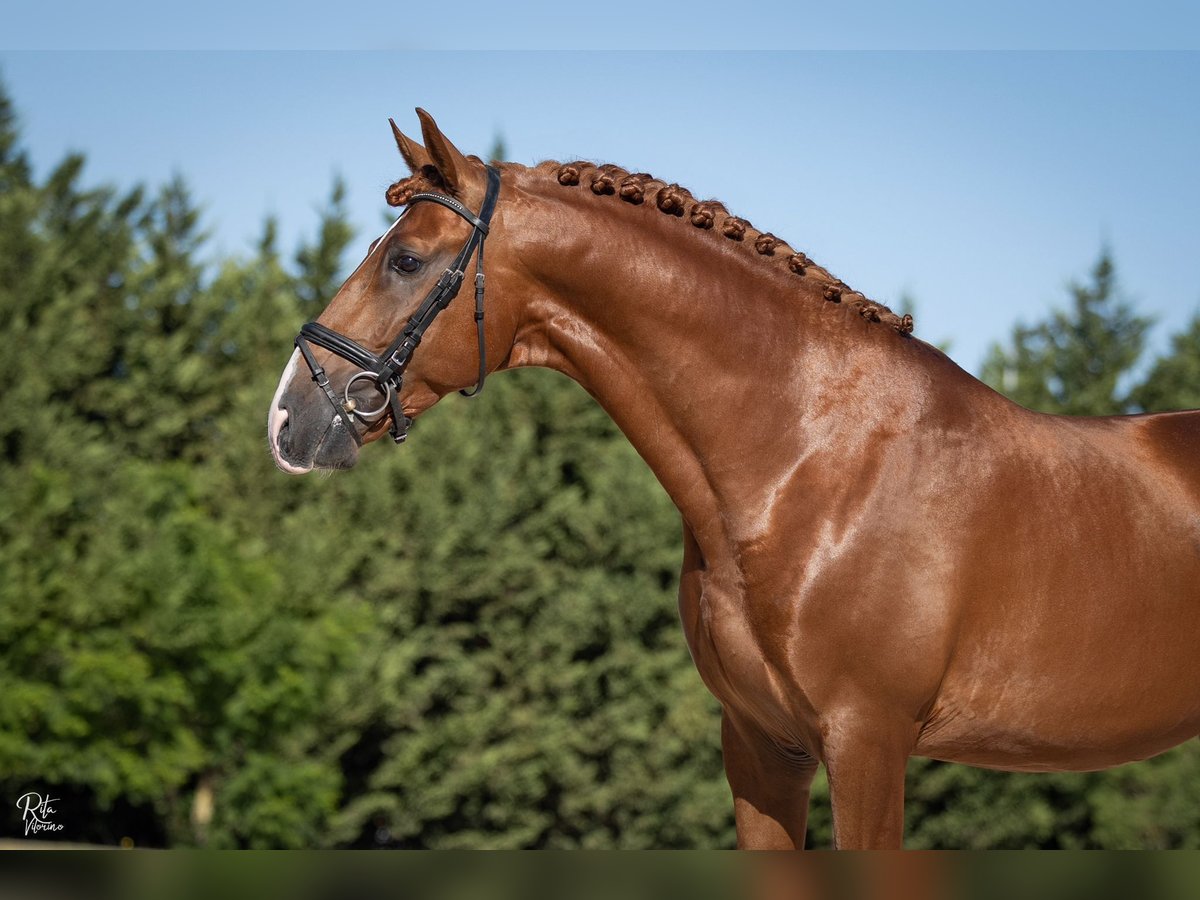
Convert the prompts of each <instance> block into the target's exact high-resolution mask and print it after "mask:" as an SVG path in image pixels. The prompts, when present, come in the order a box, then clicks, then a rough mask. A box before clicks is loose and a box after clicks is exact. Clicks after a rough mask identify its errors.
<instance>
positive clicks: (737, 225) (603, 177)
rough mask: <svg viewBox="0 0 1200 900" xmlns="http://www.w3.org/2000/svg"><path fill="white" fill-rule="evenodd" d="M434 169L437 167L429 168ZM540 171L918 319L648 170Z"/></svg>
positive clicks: (836, 292)
mask: <svg viewBox="0 0 1200 900" xmlns="http://www.w3.org/2000/svg"><path fill="white" fill-rule="evenodd" d="M429 168H432V167H429ZM535 170H536V171H540V172H547V173H550V174H553V175H554V177H555V178H556V180H557V181H558V183H559V184H561V185H563V186H564V187H581V186H582V187H586V188H588V189H590V190H591V192H592V193H593V194H597V195H599V196H602V197H603V196H615V197H619V198H620V199H621V200H624V201H625V202H627V203H632V204H635V205H639V204H642V203H647V202H649V203H653V204H654V205H655V206H656V207H657V208H658V209H659V210H660V211H661V212H663V213H664V214H666V215H669V216H674V217H676V218H680V219H685V220H686V221H687V222H689V223H690V224H691V225H692V226H694V227H696V228H700V229H703V230H706V231H713V232H715V233H717V234H720V235H722V236H723V237H725V238H727V239H728V240H731V241H737V242H739V243H743V244H744V245H745V246H747V247H753V248H754V252H756V253H758V254H759V255H760V256H765V257H768V258H774V259H776V260H786V262H787V267H788V270H789V271H790V272H791V273H792V274H794V275H797V276H800V277H804V278H810V279H816V280H817V281H818V283H819V284H820V285H821V295H822V296H823V297H824V298H825V300H826V301H828V302H830V303H844V304H846V305H847V306H849V307H850V308H852V309H854V310H856V311H857V312H858V314H859V315H860V316H862V317H863V318H864V319H867V320H868V321H870V322H882V323H883V324H884V325H887V326H888V327H890V328H893V329H895V330H896V331H897V332H899V333H900V334H911V333H912V330H913V318H912V316H910V315H908V314H907V313H906V314H905V315H902V316H901V315H897V314H896V313H894V312H892V311H891V310H890V309H888V308H887V307H886V306H885V305H884V304H882V303H878V302H876V301H874V300H871V299H869V298H868V297H867V296H866V295H864V294H863V293H861V292H860V291H856V290H854V289H852V288H851V287H850V286H849V285H847V284H846V283H845V282H844V281H842V280H841V279H839V278H835V277H834V276H833V275H832V274H831V273H830V272H829V271H828V270H827V269H825V268H822V267H821V266H818V265H817V264H816V263H814V262H813V261H812V260H811V259H809V258H808V257H807V256H805V255H804V254H803V253H801V252H799V251H797V250H793V249H792V248H791V247H790V246H789V245H788V244H787V243H786V242H785V241H783V240H782V239H780V238H777V237H776V236H775V235H773V234H771V233H770V232H765V231H758V230H757V229H755V228H754V226H752V225H751V224H750V223H749V222H747V221H746V220H745V219H742V218H739V217H738V216H735V215H732V214H731V213H730V212H729V210H727V209H726V208H725V205H724V204H722V203H720V202H719V201H717V200H697V199H696V198H695V197H694V196H692V193H691V191H689V190H688V189H687V188H685V187H681V186H679V185H678V184H673V183H672V184H669V183H667V182H665V181H661V180H659V179H657V178H655V177H654V176H653V175H648V174H646V173H645V172H633V173H631V172H628V171H626V170H625V169H622V168H621V167H620V166H615V165H612V164H604V165H597V164H595V163H590V162H586V161H583V160H577V161H575V162H568V163H559V162H555V161H553V160H548V161H546V162H543V163H540V164H539V165H538V166H536V167H535ZM437 185H438V177H437V174H436V171H433V172H425V171H422V172H418V173H417V174H415V175H412V176H410V177H408V178H404V179H401V180H400V181H397V182H396V183H394V184H393V185H391V186H390V187H389V188H388V189H387V202H388V203H389V204H390V205H392V206H403V205H404V204H405V203H407V202H408V200H409V198H410V197H412V195H413V194H415V193H418V192H420V191H422V190H428V189H431V188H434V189H436V187H437Z"/></svg>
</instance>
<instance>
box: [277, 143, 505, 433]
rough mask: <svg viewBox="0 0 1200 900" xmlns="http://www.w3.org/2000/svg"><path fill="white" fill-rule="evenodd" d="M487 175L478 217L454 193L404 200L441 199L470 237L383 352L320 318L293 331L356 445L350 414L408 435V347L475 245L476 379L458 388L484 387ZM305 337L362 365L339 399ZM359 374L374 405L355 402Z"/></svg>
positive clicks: (451, 291) (449, 294)
mask: <svg viewBox="0 0 1200 900" xmlns="http://www.w3.org/2000/svg"><path fill="white" fill-rule="evenodd" d="M487 178H488V183H487V193H486V194H485V195H484V198H483V206H481V207H480V208H479V215H478V216H477V215H475V214H474V213H472V212H471V211H470V210H469V209H467V207H466V206H464V205H463V204H462V203H460V202H459V201H457V200H455V199H454V198H453V197H447V196H445V195H443V194H413V195H412V197H411V198H410V199H409V201H408V205H409V206H411V205H412V204H414V203H418V202H420V201H422V200H428V201H430V202H432V203H440V204H441V205H442V206H444V207H446V208H447V209H450V210H453V211H454V212H456V213H458V214H459V215H460V216H462V217H463V218H464V219H466V220H467V221H468V222H470V223H471V225H472V226H473V227H472V229H471V236H470V237H468V238H467V242H466V243H465V244H464V245H463V248H462V250H460V251H459V254H458V256H456V257H455V258H454V262H452V263H451V264H450V268H448V269H446V271H444V272H443V273H442V275H441V277H440V278H438V280H437V284H435V285H434V286H433V288H432V289H430V291H429V293H428V294H426V295H425V299H424V300H422V301H421V305H420V306H418V307H417V311H416V312H414V313H413V314H412V316H411V317H410V318H409V320H408V324H406V325H405V326H404V330H403V331H401V332H400V334H399V335H398V336H397V337H396V339H395V340H394V341H392V343H391V345H390V346H389V347H388V348H387V349H386V350H384V351H383V353H381V354H379V355H378V356H376V355H375V354H374V353H372V352H371V351H370V350H368V349H366V348H365V347H363V346H362V345H360V344H357V343H355V342H354V341H352V340H350V338H348V337H346V336H345V335H342V334H339V333H338V332H336V331H334V330H333V329H332V328H326V327H325V326H324V325H322V324H320V323H319V322H308V323H307V324H305V325H302V326H301V327H300V334H298V335H297V336H296V347H297V349H298V350H299V351H300V353H301V354H302V355H303V356H304V361H305V362H306V363H308V368H309V369H310V370H311V371H312V377H313V381H315V382H316V383H317V385H318V386H319V387H320V388H321V390H323V391H324V392H325V396H326V397H328V398H329V402H330V403H332V404H333V408H334V410H335V411H336V412H337V414H338V416H339V418H340V419H341V421H342V424H343V425H344V426H346V430H347V431H349V432H350V434H351V436H352V437H353V438H354V440H355V441H356V442H357V443H358V444H359V445H360V446H361V445H362V435H360V434H359V433H358V429H357V428H355V427H354V417H355V416H357V417H358V418H360V419H362V420H363V421H364V422H368V423H370V422H375V421H377V420H379V419H380V418H382V417H383V416H385V415H387V414H388V413H391V416H392V427H391V435H392V438H393V439H394V440H395V441H396V443H397V444H399V443H401V442H403V441H404V439H405V438H406V437H407V436H408V427H409V426H410V425H411V424H412V420H411V419H410V418H409V417H408V416H406V415H404V409H403V407H402V406H401V403H400V386H401V384H402V383H403V381H404V370H405V369H407V368H408V364H409V362H410V361H411V360H412V355H413V351H414V350H416V349H417V345H419V344H420V343H421V337H422V336H423V335H424V334H425V330H426V329H427V328H429V326H430V325H431V324H433V320H434V319H436V318H437V315H438V313H440V312H441V311H442V310H443V309H445V308H446V307H447V306H449V305H450V301H451V300H453V299H454V298H455V296H457V294H458V289H459V287H460V286H461V285H462V282H463V278H464V277H465V272H466V268H467V263H469V262H470V261H471V254H473V253H475V252H476V250H478V251H479V253H478V256H476V257H475V330H476V333H477V335H478V337H479V378H478V380H477V381H476V382H475V387H474V388H472V389H471V390H469V391H467V390H463V391H459V393H460V394H462V395H463V396H464V397H474V396H476V395H478V394H479V392H480V391H482V390H483V379H484V378H485V377H486V376H487V355H486V349H485V346H484V339H483V241H484V238H486V237H487V233H488V225H489V224H490V223H491V221H492V213H493V212H494V211H495V209H496V197H497V196H498V195H499V193H500V172H499V170H498V169H496V168H495V167H494V166H488V167H487ZM310 342H311V343H313V344H316V345H317V346H318V347H324V348H325V349H326V350H328V351H330V352H331V353H335V354H337V355H338V356H340V357H341V358H342V359H345V360H349V361H350V362H352V363H354V364H355V365H356V366H358V367H359V368H360V369H361V370H362V371H360V372H358V374H356V375H353V376H351V378H350V380H349V381H347V382H346V387H345V389H344V390H343V391H342V397H341V399H338V396H337V394H336V393H335V392H334V390H333V387H332V386H331V385H330V383H329V376H328V375H326V374H325V370H324V369H323V368H321V365H320V363H318V362H317V359H316V357H315V356H313V352H312V348H311V347H310V346H309V343H310ZM360 379H362V380H365V379H370V380H372V381H374V382H375V387H376V388H377V389H378V390H379V391H380V392H381V393H383V394H384V401H383V403H381V404H380V405H379V407H378V408H377V409H373V410H361V409H359V408H358V404H357V402H356V401H355V400H354V399H353V398H352V397H351V396H350V388H351V387H353V386H354V382H356V381H359V380H360Z"/></svg>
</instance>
